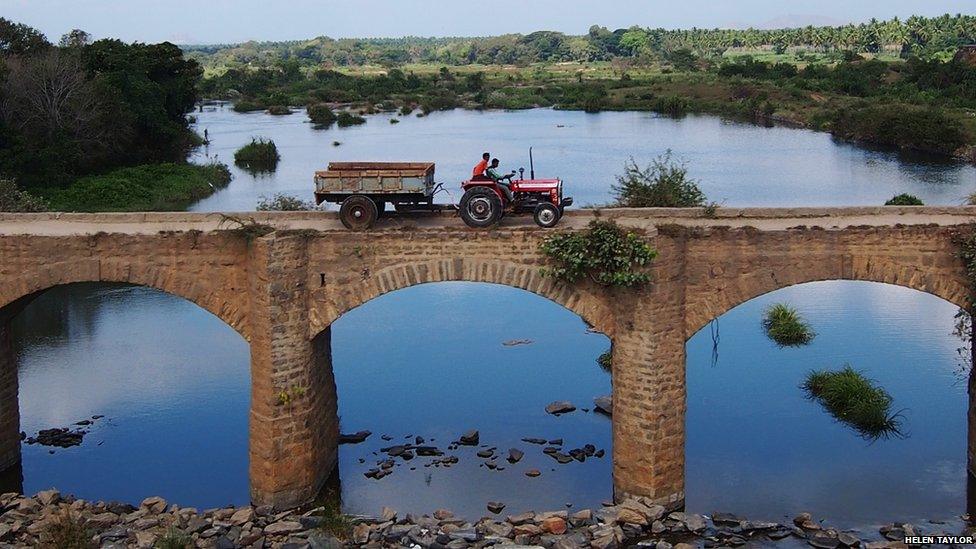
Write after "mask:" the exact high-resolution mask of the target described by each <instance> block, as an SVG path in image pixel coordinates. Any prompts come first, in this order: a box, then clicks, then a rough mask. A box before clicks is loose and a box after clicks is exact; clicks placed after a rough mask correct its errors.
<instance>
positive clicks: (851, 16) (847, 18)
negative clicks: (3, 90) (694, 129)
mask: <svg viewBox="0 0 976 549" xmlns="http://www.w3.org/2000/svg"><path fill="white" fill-rule="evenodd" d="M943 13H952V14H955V13H969V14H973V13H976V1H974V0H884V1H877V0H861V1H852V0H788V1H783V0H734V1H723V2H719V1H716V0H683V1H681V2H675V1H674V0H605V1H603V2H597V1H594V0H491V1H490V2H470V1H464V0H427V1H422V0H292V1H285V0H278V1H274V0H0V17H5V18H7V19H11V20H13V21H17V22H20V23H26V24H28V25H31V26H32V27H35V28H38V29H40V30H41V31H42V32H43V33H44V34H46V35H47V37H48V38H49V39H51V40H53V41H56V40H57V39H58V38H59V37H60V36H61V35H62V34H64V33H66V32H68V31H69V30H71V29H74V28H80V29H82V30H85V31H87V32H89V33H91V34H92V35H93V36H94V37H95V38H96V39H97V38H121V39H122V40H125V41H127V42H132V41H140V42H161V41H164V40H166V41H170V42H175V43H178V44H216V43H237V42H244V41H247V40H259V41H263V40H300V39H303V38H313V37H316V36H331V37H333V38H340V37H396V36H408V35H412V36H488V35H498V34H507V33H527V32H532V31H535V30H556V31H562V32H566V33H569V34H584V33H585V32H586V30H587V29H588V28H589V27H590V25H593V24H599V25H603V26H606V27H608V28H611V29H614V28H623V27H630V26H632V25H640V26H644V27H664V28H689V27H700V28H712V27H732V28H745V27H748V26H754V27H757V28H770V27H780V26H803V25H807V24H814V25H823V24H829V25H838V24H843V23H847V22H862V21H867V20H869V19H870V18H872V17H875V18H877V19H887V18H890V17H892V16H898V17H901V18H905V17H908V16H910V15H913V14H916V15H926V16H932V15H941V14H943Z"/></svg>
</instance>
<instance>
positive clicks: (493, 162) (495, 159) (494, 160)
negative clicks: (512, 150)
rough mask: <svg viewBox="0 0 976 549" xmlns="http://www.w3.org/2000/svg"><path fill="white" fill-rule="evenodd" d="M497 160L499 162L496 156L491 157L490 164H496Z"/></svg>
mask: <svg viewBox="0 0 976 549" xmlns="http://www.w3.org/2000/svg"><path fill="white" fill-rule="evenodd" d="M498 162H500V161H499V160H498V159H497V158H492V159H491V163H492V164H498Z"/></svg>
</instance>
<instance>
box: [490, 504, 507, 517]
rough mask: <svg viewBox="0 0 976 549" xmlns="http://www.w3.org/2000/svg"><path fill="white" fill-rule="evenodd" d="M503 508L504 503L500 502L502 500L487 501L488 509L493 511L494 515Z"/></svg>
mask: <svg viewBox="0 0 976 549" xmlns="http://www.w3.org/2000/svg"><path fill="white" fill-rule="evenodd" d="M504 508H505V504H504V503H502V502H500V501H489V502H488V510H489V511H491V512H492V513H495V514H496V515H497V514H498V513H501V512H502V509H504Z"/></svg>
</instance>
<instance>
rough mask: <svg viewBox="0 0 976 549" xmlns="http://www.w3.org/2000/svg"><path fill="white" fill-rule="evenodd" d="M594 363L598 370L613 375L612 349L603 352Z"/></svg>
mask: <svg viewBox="0 0 976 549" xmlns="http://www.w3.org/2000/svg"><path fill="white" fill-rule="evenodd" d="M596 363H597V364H599V365H600V368H601V369H602V370H603V371H604V372H606V373H608V374H612V373H613V349H610V350H608V351H605V352H603V353H601V354H600V356H598V357H597V359H596Z"/></svg>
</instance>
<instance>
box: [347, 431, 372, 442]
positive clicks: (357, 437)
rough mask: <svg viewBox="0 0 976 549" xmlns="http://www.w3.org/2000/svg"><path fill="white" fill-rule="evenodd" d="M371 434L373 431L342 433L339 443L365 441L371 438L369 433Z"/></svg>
mask: <svg viewBox="0 0 976 549" xmlns="http://www.w3.org/2000/svg"><path fill="white" fill-rule="evenodd" d="M371 434H373V433H371V432H369V431H358V432H355V433H350V434H340V435H339V444H359V443H360V442H363V441H364V440H366V439H367V438H369V435H371Z"/></svg>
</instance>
